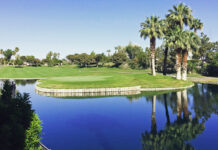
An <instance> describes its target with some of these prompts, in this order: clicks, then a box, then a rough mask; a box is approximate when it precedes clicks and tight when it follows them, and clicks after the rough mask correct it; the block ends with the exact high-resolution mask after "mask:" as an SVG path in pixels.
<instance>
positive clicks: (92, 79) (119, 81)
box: [0, 66, 192, 89]
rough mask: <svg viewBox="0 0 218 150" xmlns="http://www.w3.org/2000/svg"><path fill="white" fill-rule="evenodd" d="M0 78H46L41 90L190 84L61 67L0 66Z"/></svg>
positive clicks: (119, 71) (139, 73)
mask: <svg viewBox="0 0 218 150" xmlns="http://www.w3.org/2000/svg"><path fill="white" fill-rule="evenodd" d="M0 78H45V79H42V80H40V84H39V86H40V87H44V88H57V89H76V88H109V87H127V86H139V85H140V86H142V87H143V88H164V87H183V86H187V85H190V84H192V83H191V82H184V81H178V80H176V79H174V78H172V77H169V76H162V75H157V76H156V77H154V76H152V75H149V74H148V72H147V71H143V70H122V69H118V68H76V67H73V66H62V67H24V68H14V67H2V68H1V69H0Z"/></svg>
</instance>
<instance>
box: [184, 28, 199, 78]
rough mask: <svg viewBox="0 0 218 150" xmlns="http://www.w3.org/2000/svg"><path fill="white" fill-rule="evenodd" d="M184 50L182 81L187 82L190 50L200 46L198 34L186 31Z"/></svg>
mask: <svg viewBox="0 0 218 150" xmlns="http://www.w3.org/2000/svg"><path fill="white" fill-rule="evenodd" d="M183 42H184V49H183V50H182V55H183V59H182V80H187V66H188V64H187V58H188V50H189V51H190V50H191V48H192V49H197V48H198V45H199V44H200V38H199V37H198V36H197V34H195V33H193V32H191V31H184V37H183Z"/></svg>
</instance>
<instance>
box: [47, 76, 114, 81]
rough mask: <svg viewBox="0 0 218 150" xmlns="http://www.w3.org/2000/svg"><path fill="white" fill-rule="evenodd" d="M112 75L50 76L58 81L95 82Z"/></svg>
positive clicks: (51, 79) (52, 79)
mask: <svg viewBox="0 0 218 150" xmlns="http://www.w3.org/2000/svg"><path fill="white" fill-rule="evenodd" d="M110 77H111V76H74V77H54V78H48V79H47V80H50V81H57V82H93V81H104V80H106V79H107V78H110Z"/></svg>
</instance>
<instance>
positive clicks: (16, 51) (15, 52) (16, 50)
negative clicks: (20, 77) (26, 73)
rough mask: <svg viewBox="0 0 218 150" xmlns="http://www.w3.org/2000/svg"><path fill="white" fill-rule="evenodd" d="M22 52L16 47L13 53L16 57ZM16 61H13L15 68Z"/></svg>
mask: <svg viewBox="0 0 218 150" xmlns="http://www.w3.org/2000/svg"><path fill="white" fill-rule="evenodd" d="M19 51H20V49H19V48H18V47H15V49H14V51H13V56H15V57H16V54H17V53H18V52H19ZM14 63H15V62H14V61H13V66H14Z"/></svg>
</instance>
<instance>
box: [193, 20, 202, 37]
mask: <svg viewBox="0 0 218 150" xmlns="http://www.w3.org/2000/svg"><path fill="white" fill-rule="evenodd" d="M190 29H191V30H193V29H194V33H195V34H197V30H202V29H203V23H202V22H201V21H200V20H199V19H192V22H191V27H190Z"/></svg>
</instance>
